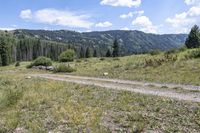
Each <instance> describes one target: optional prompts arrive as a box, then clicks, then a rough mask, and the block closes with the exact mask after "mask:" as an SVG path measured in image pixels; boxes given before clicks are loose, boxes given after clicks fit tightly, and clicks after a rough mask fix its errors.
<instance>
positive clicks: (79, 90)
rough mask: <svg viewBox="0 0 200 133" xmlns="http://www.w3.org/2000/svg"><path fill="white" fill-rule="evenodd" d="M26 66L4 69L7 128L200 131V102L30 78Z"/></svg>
mask: <svg viewBox="0 0 200 133" xmlns="http://www.w3.org/2000/svg"><path fill="white" fill-rule="evenodd" d="M127 58H128V57H127ZM130 58H133V57H130ZM125 59H126V58H125ZM92 60H94V59H92ZM104 63H108V61H105V62H104ZM26 65H27V63H21V66H20V67H18V68H15V67H14V66H10V67H1V68H0V70H1V72H0V118H1V119H0V132H1V133H4V132H20V131H21V132H94V133H96V132H113V131H115V132H127V131H130V132H142V131H144V132H145V131H146V132H148V131H153V132H194V133H195V132H196V133H197V132H198V131H199V130H200V128H199V127H200V123H199V121H200V105H199V103H191V102H185V101H183V102H181V101H176V100H171V99H168V98H162V97H156V96H148V95H142V94H136V93H130V92H126V91H113V90H106V89H102V88H98V87H93V86H82V85H76V84H69V83H65V82H58V81H51V82H50V81H49V80H43V79H36V78H31V79H29V78H27V75H26V74H27V73H38V71H35V70H27V69H25V66H26ZM42 72H43V71H39V73H42ZM44 72H45V71H44Z"/></svg>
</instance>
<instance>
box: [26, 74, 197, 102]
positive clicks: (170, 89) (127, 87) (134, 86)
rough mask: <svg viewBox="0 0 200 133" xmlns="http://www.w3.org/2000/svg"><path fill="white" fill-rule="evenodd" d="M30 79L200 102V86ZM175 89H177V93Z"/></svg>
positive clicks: (53, 77)
mask: <svg viewBox="0 0 200 133" xmlns="http://www.w3.org/2000/svg"><path fill="white" fill-rule="evenodd" d="M30 76H31V77H37V78H45V79H51V80H58V81H65V82H71V83H77V84H84V85H94V86H98V87H103V88H107V89H116V90H124V91H131V92H135V93H142V94H148V95H156V96H162V97H168V98H173V99H177V100H186V101H193V102H200V86H192V85H179V84H159V83H147V82H138V81H129V80H118V79H105V78H94V77H83V76H72V75H58V74H34V75H30ZM175 88H179V90H182V91H179V92H177V90H176V89H175Z"/></svg>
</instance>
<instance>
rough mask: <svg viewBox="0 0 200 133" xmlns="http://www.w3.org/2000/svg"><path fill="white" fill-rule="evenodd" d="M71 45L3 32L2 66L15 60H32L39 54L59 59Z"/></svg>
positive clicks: (0, 52) (0, 37) (0, 46)
mask: <svg viewBox="0 0 200 133" xmlns="http://www.w3.org/2000/svg"><path fill="white" fill-rule="evenodd" d="M68 47H70V45H67V44H63V43H58V42H53V41H47V40H41V39H37V38H32V37H24V36H21V37H18V38H16V37H15V36H13V35H11V34H9V33H4V32H1V34H0V66H6V65H8V64H10V63H12V62H15V61H31V60H33V59H35V58H37V57H38V56H46V57H49V58H51V59H53V60H58V56H59V55H60V53H61V52H63V51H65V50H66V49H67V48H68Z"/></svg>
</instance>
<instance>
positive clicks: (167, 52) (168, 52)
mask: <svg viewBox="0 0 200 133" xmlns="http://www.w3.org/2000/svg"><path fill="white" fill-rule="evenodd" d="M175 53H178V50H177V49H171V50H169V51H166V52H165V54H175Z"/></svg>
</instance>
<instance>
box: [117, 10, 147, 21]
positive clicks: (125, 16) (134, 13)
mask: <svg viewBox="0 0 200 133" xmlns="http://www.w3.org/2000/svg"><path fill="white" fill-rule="evenodd" d="M142 14H144V11H143V10H142V11H135V12H129V13H128V14H122V15H120V16H119V17H120V18H122V19H126V18H132V17H133V16H134V15H138V16H141V15H142Z"/></svg>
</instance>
